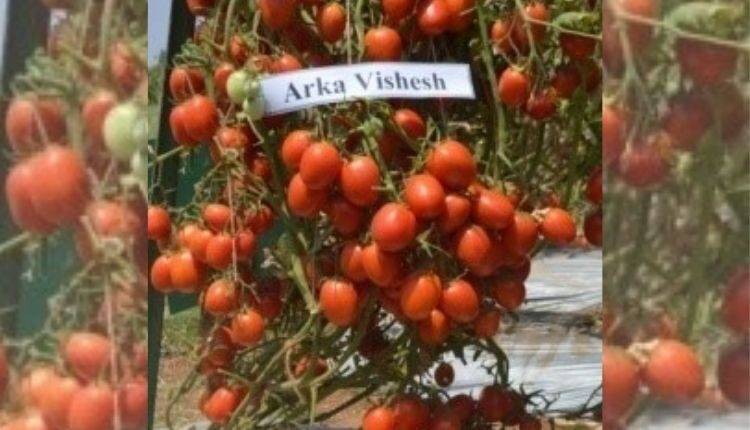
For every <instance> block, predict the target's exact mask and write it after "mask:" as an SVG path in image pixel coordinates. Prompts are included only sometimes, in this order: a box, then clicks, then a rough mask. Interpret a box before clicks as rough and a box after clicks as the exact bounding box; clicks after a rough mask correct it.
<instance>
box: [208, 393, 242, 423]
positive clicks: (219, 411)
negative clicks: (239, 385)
mask: <svg viewBox="0 0 750 430" xmlns="http://www.w3.org/2000/svg"><path fill="white" fill-rule="evenodd" d="M240 400H241V398H240V393H239V392H238V391H237V390H232V389H229V388H226V387H221V388H218V389H217V390H216V391H214V392H213V393H211V394H210V395H209V396H208V398H207V399H206V400H205V402H203V404H202V405H201V412H203V415H204V416H205V417H206V418H208V420H209V421H211V422H212V423H214V424H225V423H226V422H227V421H229V418H230V417H231V416H232V413H233V412H234V410H235V409H237V406H239V404H240Z"/></svg>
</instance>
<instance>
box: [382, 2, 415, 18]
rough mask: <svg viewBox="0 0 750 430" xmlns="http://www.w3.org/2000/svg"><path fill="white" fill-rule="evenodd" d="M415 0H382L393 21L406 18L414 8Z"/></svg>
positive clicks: (387, 14)
mask: <svg viewBox="0 0 750 430" xmlns="http://www.w3.org/2000/svg"><path fill="white" fill-rule="evenodd" d="M414 4H415V0H382V1H381V7H382V8H383V14H385V15H386V16H387V17H388V18H390V20H391V21H392V22H398V21H400V20H402V19H404V18H406V17H407V16H408V15H409V14H410V13H411V12H412V11H413V10H414Z"/></svg>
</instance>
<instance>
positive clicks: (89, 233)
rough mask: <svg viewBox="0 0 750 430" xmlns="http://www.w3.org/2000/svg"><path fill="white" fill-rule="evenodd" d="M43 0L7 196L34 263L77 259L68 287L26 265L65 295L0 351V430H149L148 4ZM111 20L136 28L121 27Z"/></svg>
mask: <svg viewBox="0 0 750 430" xmlns="http://www.w3.org/2000/svg"><path fill="white" fill-rule="evenodd" d="M44 4H45V5H47V6H48V7H50V8H54V9H58V8H59V9H61V10H59V11H57V12H56V13H57V15H58V17H59V18H58V20H57V21H56V25H54V26H52V27H51V28H50V36H49V41H48V47H47V49H46V50H39V51H38V52H37V53H35V54H34V55H33V56H32V57H31V58H29V59H28V61H27V69H26V70H25V71H24V72H23V73H22V74H21V75H20V76H18V77H17V78H16V79H15V80H14V82H13V84H12V86H11V87H12V90H13V94H12V98H11V100H10V102H9V104H8V108H7V111H6V112H5V129H4V132H5V134H6V136H7V142H8V144H9V145H10V148H11V149H12V151H13V153H12V160H13V166H12V167H11V168H10V169H9V171H8V172H7V177H6V178H5V191H6V198H7V203H8V207H9V209H10V214H11V218H12V220H13V222H14V223H15V224H16V225H17V226H18V227H20V228H21V229H22V230H24V233H23V234H22V235H21V236H19V237H21V238H23V239H24V241H25V243H28V244H29V246H28V253H29V255H30V256H31V258H32V259H33V261H38V260H39V259H40V258H41V256H43V255H45V256H46V255H53V254H54V253H53V252H50V250H54V249H55V247H57V248H60V249H62V250H65V251H67V252H68V254H72V255H75V254H77V257H78V258H77V259H75V258H72V259H71V260H75V264H76V266H75V267H73V268H68V267H65V270H66V271H65V272H53V273H66V274H67V273H71V275H72V276H71V277H70V279H59V278H56V277H54V276H52V275H50V274H48V273H43V272H42V270H40V268H39V267H38V265H37V264H36V263H35V264H31V265H29V266H28V267H29V275H33V277H41V278H46V279H49V282H56V283H59V288H56V289H55V290H54V293H53V295H52V296H51V297H50V298H49V303H50V305H49V307H50V308H49V311H47V310H42V309H40V310H36V311H35V312H38V313H39V314H43V315H44V316H45V323H44V325H43V326H41V327H39V329H38V330H37V332H35V333H34V334H33V335H32V336H30V337H28V338H24V339H14V338H12V336H8V337H9V338H10V339H8V341H7V345H6V344H5V342H3V344H1V345H0V407H1V408H2V413H0V429H3V430H28V429H37V430H45V429H59V430H108V429H110V430H111V429H114V428H116V427H117V428H122V429H130V430H136V429H142V428H145V426H146V414H147V402H148V394H147V382H146V371H147V352H146V347H145V338H146V328H145V321H146V318H145V314H146V299H145V296H146V279H145V272H146V262H145V260H146V256H147V251H146V241H145V238H144V237H143V234H142V229H143V226H144V224H145V207H146V204H145V200H146V196H145V189H146V178H145V175H144V174H142V173H143V172H142V167H143V166H144V165H145V163H146V161H145V157H146V155H145V151H144V148H143V143H144V142H145V140H146V118H145V111H146V107H145V105H146V98H147V97H146V87H147V80H146V79H145V78H146V67H145V62H144V58H145V46H144V45H143V44H141V43H139V42H138V41H139V40H140V41H144V40H145V17H146V10H145V4H142V2H131V1H123V2H117V5H114V6H112V7H111V8H110V9H111V10H109V12H108V14H105V13H104V11H103V6H102V4H101V3H92V4H90V5H89V7H87V8H85V10H84V8H83V4H82V3H81V2H73V1H69V0H45V1H44ZM107 17H109V18H108V19H109V20H116V21H117V22H119V23H124V22H126V20H127V21H128V22H129V24H128V25H127V26H124V24H122V25H121V24H118V25H114V26H113V25H112V22H114V21H108V20H107ZM126 17H127V18H126ZM105 21H107V22H105ZM105 33H106V36H107V37H100V36H104V35H105ZM100 41H101V42H104V43H106V45H100ZM67 231H72V233H73V234H72V235H71V236H72V238H73V240H68V239H67V238H68V237H69V236H67V234H66V233H67ZM56 252H57V253H56V254H54V255H60V251H56ZM57 264H58V262H57V261H55V262H54V265H57ZM73 269H74V270H73ZM66 276H67V275H66ZM9 282H19V283H20V284H21V285H23V286H26V285H31V284H26V283H25V282H22V280H21V279H18V280H16V279H13V280H9ZM116 423H119V424H116Z"/></svg>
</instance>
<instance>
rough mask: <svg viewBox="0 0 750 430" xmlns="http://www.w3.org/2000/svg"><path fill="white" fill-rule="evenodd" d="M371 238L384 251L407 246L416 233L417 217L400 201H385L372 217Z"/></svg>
mask: <svg viewBox="0 0 750 430" xmlns="http://www.w3.org/2000/svg"><path fill="white" fill-rule="evenodd" d="M370 231H371V232H372V239H373V241H374V242H375V243H377V244H378V246H379V247H380V248H381V249H383V250H384V251H388V252H396V251H400V250H402V249H404V248H406V247H407V246H409V245H410V244H411V243H412V242H413V241H414V238H415V237H416V235H417V218H416V217H415V216H414V213H413V212H412V211H411V210H409V208H407V207H406V206H405V205H403V204H401V203H386V204H385V205H383V206H381V207H380V209H378V211H377V212H376V213H375V215H374V216H373V217H372V223H371V225H370Z"/></svg>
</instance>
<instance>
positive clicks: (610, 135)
mask: <svg viewBox="0 0 750 430" xmlns="http://www.w3.org/2000/svg"><path fill="white" fill-rule="evenodd" d="M625 131H626V130H625V118H624V115H623V113H622V111H620V110H619V109H618V108H616V107H614V106H612V105H606V104H605V105H604V106H603V107H602V153H603V154H602V158H603V161H604V164H605V165H610V164H612V163H613V162H615V161H617V160H618V159H619V158H620V155H621V154H622V152H623V150H624V149H625V137H626V135H625Z"/></svg>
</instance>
